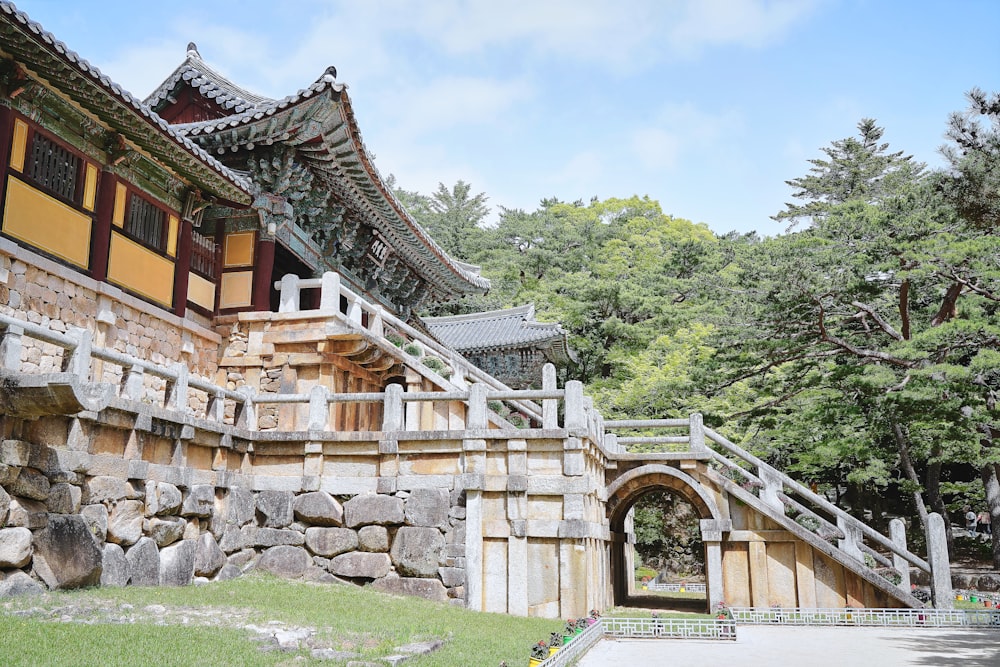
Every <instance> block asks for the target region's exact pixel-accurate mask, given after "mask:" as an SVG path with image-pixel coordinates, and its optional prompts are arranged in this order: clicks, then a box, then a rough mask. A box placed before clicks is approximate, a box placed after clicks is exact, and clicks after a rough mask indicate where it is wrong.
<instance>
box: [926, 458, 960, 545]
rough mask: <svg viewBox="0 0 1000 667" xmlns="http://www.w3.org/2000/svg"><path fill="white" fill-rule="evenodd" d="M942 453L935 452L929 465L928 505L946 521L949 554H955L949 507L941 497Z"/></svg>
mask: <svg viewBox="0 0 1000 667" xmlns="http://www.w3.org/2000/svg"><path fill="white" fill-rule="evenodd" d="M939 455H940V452H934V454H933V455H932V458H931V461H930V462H929V463H928V464H927V503H928V504H929V505H930V506H931V509H932V510H934V511H935V512H937V513H938V514H940V515H941V518H942V519H944V527H945V534H946V535H947V537H948V553H950V554H953V553H955V535H954V533H952V531H951V519H950V518H949V517H948V507H947V506H946V505H945V504H944V497H943V496H942V495H941V459H940V458H939Z"/></svg>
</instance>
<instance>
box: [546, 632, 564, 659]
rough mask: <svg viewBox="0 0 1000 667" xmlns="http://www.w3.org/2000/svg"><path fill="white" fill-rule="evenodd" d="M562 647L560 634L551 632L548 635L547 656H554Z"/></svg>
mask: <svg viewBox="0 0 1000 667" xmlns="http://www.w3.org/2000/svg"><path fill="white" fill-rule="evenodd" d="M562 646H563V637H562V634H561V633H558V632H553V633H552V634H550V635H549V655H555V654H556V653H558V652H559V649H561V648H562Z"/></svg>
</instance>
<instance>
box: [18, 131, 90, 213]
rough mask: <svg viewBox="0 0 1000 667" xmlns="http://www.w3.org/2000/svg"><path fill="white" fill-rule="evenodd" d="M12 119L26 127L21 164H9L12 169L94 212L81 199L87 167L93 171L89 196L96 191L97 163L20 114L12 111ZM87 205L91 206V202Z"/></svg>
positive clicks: (51, 193)
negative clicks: (17, 165)
mask: <svg viewBox="0 0 1000 667" xmlns="http://www.w3.org/2000/svg"><path fill="white" fill-rule="evenodd" d="M12 121H14V122H20V123H21V124H22V125H23V126H25V127H27V133H26V136H25V138H24V155H23V165H22V166H21V167H20V168H18V167H16V166H12V169H11V171H12V172H13V173H16V174H17V176H18V178H20V179H21V180H22V181H24V182H25V183H28V184H30V185H31V186H32V187H33V188H35V189H37V190H40V191H41V192H44V193H45V194H47V195H49V196H51V197H53V198H55V199H57V200H59V201H61V202H64V203H66V204H70V205H71V206H73V208H76V209H78V210H81V211H84V212H86V213H87V214H88V215H93V213H94V211H93V208H89V209H88V208H85V207H84V201H83V200H84V196H85V195H84V190H85V189H86V187H87V181H88V176H87V175H86V174H87V169H88V167H89V168H90V169H91V170H92V171H93V174H94V176H91V177H90V178H91V179H92V182H91V184H90V185H91V189H92V191H91V196H92V197H93V196H94V194H95V193H96V187H97V179H96V178H95V176H96V174H97V173H98V169H99V168H98V167H97V165H96V163H95V162H93V161H92V160H91V159H89V158H88V157H87V156H86V155H84V154H83V153H81V152H80V151H79V150H77V149H76V148H74V147H72V146H71V145H70V144H69V143H67V142H66V141H64V140H62V139H61V138H60V137H59V136H57V135H55V134H52V133H51V132H48V131H47V130H43V129H42V128H40V127H39V126H38V125H37V124H36V123H34V122H32V121H31V120H29V119H27V118H25V117H23V116H21V115H20V114H14V115H13V119H12ZM90 205H91V206H92V205H93V202H92V201H91V202H90Z"/></svg>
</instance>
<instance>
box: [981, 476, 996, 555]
mask: <svg viewBox="0 0 1000 667" xmlns="http://www.w3.org/2000/svg"><path fill="white" fill-rule="evenodd" d="M979 472H980V476H981V477H982V479H983V487H984V488H985V489H986V508H987V509H988V510H989V513H990V526H992V530H993V536H992V537H993V569H995V570H1000V479H998V478H1000V464H997V463H987V464H986V465H984V466H983V467H982V469H981V470H980V471H979Z"/></svg>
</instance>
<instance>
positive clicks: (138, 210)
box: [123, 190, 169, 254]
mask: <svg viewBox="0 0 1000 667" xmlns="http://www.w3.org/2000/svg"><path fill="white" fill-rule="evenodd" d="M168 219H169V214H168V212H167V210H166V209H164V208H163V207H162V206H160V205H159V204H157V203H156V202H155V201H153V200H152V199H150V198H148V197H145V196H143V195H141V194H139V193H138V192H135V191H134V190H130V191H129V193H128V207H127V209H126V212H125V224H124V226H123V229H124V231H125V233H126V234H128V236H129V237H130V238H132V239H133V240H134V241H137V242H139V243H141V244H142V245H144V246H146V247H147V248H150V249H152V250H155V251H156V252H158V253H160V254H165V253H166V251H167V232H168V229H167V227H168V225H167V221H168Z"/></svg>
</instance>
